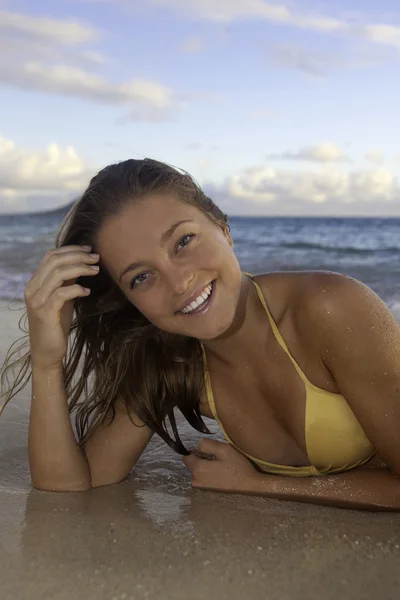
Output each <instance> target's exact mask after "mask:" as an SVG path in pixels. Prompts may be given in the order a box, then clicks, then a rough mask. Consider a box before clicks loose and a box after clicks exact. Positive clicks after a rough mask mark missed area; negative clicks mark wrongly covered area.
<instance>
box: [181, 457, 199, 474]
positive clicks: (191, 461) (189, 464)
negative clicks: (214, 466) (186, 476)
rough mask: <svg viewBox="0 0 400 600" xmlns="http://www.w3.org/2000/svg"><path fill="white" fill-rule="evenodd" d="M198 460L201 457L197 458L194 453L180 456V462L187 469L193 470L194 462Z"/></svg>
mask: <svg viewBox="0 0 400 600" xmlns="http://www.w3.org/2000/svg"><path fill="white" fill-rule="evenodd" d="M200 460H201V458H198V457H197V456H195V455H194V454H189V455H188V456H182V462H183V463H184V465H185V466H186V467H187V468H188V469H189V471H193V470H194V469H195V467H196V464H197V463H198V461H200Z"/></svg>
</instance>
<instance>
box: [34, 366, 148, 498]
mask: <svg viewBox="0 0 400 600" xmlns="http://www.w3.org/2000/svg"><path fill="white" fill-rule="evenodd" d="M115 408H116V414H115V418H114V420H113V421H112V423H111V424H110V423H109V421H111V419H110V418H109V417H111V410H110V411H109V413H108V415H107V416H106V420H105V424H104V425H102V426H98V427H97V428H96V430H95V431H94V432H93V433H92V435H91V437H90V438H89V440H88V441H87V443H86V444H85V451H84V452H83V451H82V450H81V449H80V448H79V446H78V444H77V441H76V439H75V435H74V432H73V429H72V425H71V420H70V415H69V410H68V403H67V394H66V390H65V385H64V374H63V368H62V365H60V368H54V369H46V370H42V369H38V368H36V367H34V366H33V368H32V403H31V414H30V422H29V435H28V453H29V463H30V469H31V478H32V484H33V486H34V487H36V488H38V489H42V490H48V491H58V492H68V491H69V492H75V491H84V490H88V489H90V488H91V487H98V486H102V485H110V484H114V483H118V482H120V481H122V480H123V479H125V477H127V475H128V474H129V473H130V471H131V470H132V468H133V467H134V466H135V464H136V462H137V461H138V459H139V458H140V456H141V454H142V452H143V450H144V449H145V447H146V445H147V444H148V442H149V441H150V439H151V437H152V432H151V430H150V429H149V428H148V427H147V426H146V425H144V424H143V423H142V422H141V420H140V419H139V418H138V417H137V416H136V415H133V414H131V417H132V418H133V419H134V421H135V423H136V424H139V425H141V426H140V427H137V426H136V425H135V424H134V423H132V421H131V418H130V417H129V414H128V413H127V410H126V409H125V406H124V405H123V402H122V400H119V401H117V402H116V405H115Z"/></svg>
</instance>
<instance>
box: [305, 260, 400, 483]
mask: <svg viewBox="0 0 400 600" xmlns="http://www.w3.org/2000/svg"><path fill="white" fill-rule="evenodd" d="M306 283H307V287H306V289H305V291H304V292H303V294H302V298H301V300H300V301H299V303H298V309H299V310H300V311H301V313H302V318H301V319H299V320H298V322H299V324H300V325H299V328H301V330H302V331H301V332H300V335H302V336H304V339H307V337H308V338H311V336H310V332H312V338H311V342H312V344H313V345H314V352H315V354H316V355H317V356H318V358H319V360H321V361H323V363H324V364H325V367H326V368H327V369H328V371H329V372H330V373H331V375H332V378H333V379H334V381H335V382H336V385H337V387H338V388H339V391H340V393H341V394H342V395H343V397H344V398H345V399H346V401H347V403H348V404H349V406H350V408H351V410H352V411H353V413H354V415H355V416H356V418H357V420H358V421H359V423H360V425H361V427H362V428H363V430H364V433H365V435H366V436H367V438H368V439H369V441H370V442H371V444H372V446H373V447H374V449H375V450H376V452H377V454H378V456H379V457H380V458H381V459H382V461H383V462H384V463H385V465H386V466H387V467H388V468H389V469H390V471H391V472H392V473H393V474H394V475H398V476H400V437H399V432H400V323H399V322H398V321H397V320H396V318H395V317H394V316H393V315H392V313H391V312H390V310H389V308H388V307H387V306H386V304H385V303H384V302H383V300H381V299H380V298H379V296H377V295H376V294H375V292H373V291H372V290H371V289H370V288H368V287H367V286H366V285H364V284H363V283H361V282H360V281H357V280H356V279H352V278H350V277H346V276H344V275H339V274H337V273H329V272H326V273H323V272H322V273H316V274H313V275H312V276H311V278H310V279H309V280H308V282H306ZM307 332H308V333H307Z"/></svg>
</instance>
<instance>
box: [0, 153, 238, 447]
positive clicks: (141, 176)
mask: <svg viewBox="0 0 400 600" xmlns="http://www.w3.org/2000/svg"><path fill="white" fill-rule="evenodd" d="M166 192H167V193H172V194H174V196H175V197H176V198H177V199H178V200H180V201H181V202H185V203H187V204H190V205H192V206H196V207H197V208H198V209H199V210H201V211H203V213H204V214H205V215H207V217H208V218H209V219H211V221H213V222H214V223H215V224H218V225H219V226H221V227H222V228H228V230H229V225H228V224H227V215H225V214H224V213H223V212H222V211H221V210H220V209H219V208H218V207H217V206H216V205H215V204H214V202H213V201H212V200H211V199H210V198H208V197H207V196H206V195H205V194H204V192H203V191H202V190H201V188H200V186H199V185H198V184H197V182H196V181H195V180H194V179H193V177H191V176H190V175H189V174H188V173H187V172H185V171H183V170H181V169H177V168H175V167H173V166H170V165H168V164H165V163H162V162H159V161H156V160H153V159H150V158H145V159H143V160H135V159H130V160H126V161H123V162H119V163H116V164H112V165H109V166H107V167H105V168H104V169H102V170H101V171H100V172H99V173H98V174H97V175H95V176H94V177H93V178H92V179H91V181H90V183H89V186H88V187H87V189H86V191H85V192H84V193H83V195H82V196H81V197H80V198H79V199H78V200H77V201H76V202H75V203H74V204H73V206H72V207H71V209H70V210H69V212H68V213H67V215H66V216H65V218H64V219H63V221H62V223H61V226H60V228H59V230H58V232H57V235H56V244H55V245H56V248H61V247H63V246H69V245H73V244H78V245H84V244H88V245H91V246H92V247H93V250H92V251H93V252H96V251H97V248H96V241H97V234H98V232H99V230H100V228H101V227H102V225H103V224H104V223H105V221H106V220H107V219H108V218H109V217H112V216H115V215H118V214H119V213H120V211H121V210H122V209H123V208H124V206H125V205H127V203H131V202H132V201H133V202H134V201H135V200H137V199H141V201H145V198H146V196H147V195H150V194H157V193H160V197H162V194H164V193H166ZM98 264H99V266H100V271H99V273H98V274H97V275H96V277H94V278H93V277H88V276H83V277H79V278H78V280H77V283H79V284H80V285H83V286H84V287H90V288H91V293H90V295H89V296H86V297H83V298H82V297H78V298H76V299H75V300H74V318H73V320H72V323H71V327H70V331H69V336H70V340H69V343H68V351H67V354H66V356H65V358H64V361H63V370H64V381H65V387H66V391H67V396H68V406H69V412H70V414H72V413H73V412H74V413H75V428H76V432H77V435H78V443H79V446H80V447H82V446H83V445H84V444H85V442H86V441H87V440H88V439H89V437H90V436H91V434H92V432H93V431H94V429H95V428H96V427H97V425H98V424H100V423H101V424H104V422H105V419H106V415H107V413H108V411H109V409H111V421H109V423H111V422H112V421H113V419H114V417H115V403H116V401H117V400H118V399H120V400H122V402H123V403H124V405H125V407H126V409H127V411H128V413H129V414H130V412H131V411H133V412H134V413H135V414H136V415H137V416H138V417H139V418H140V419H141V420H142V421H143V422H144V423H145V424H146V425H147V426H148V427H149V428H150V429H151V430H152V431H153V432H154V433H157V434H158V435H159V436H160V437H161V438H162V439H163V440H164V441H165V442H166V443H167V444H168V445H169V446H170V447H171V448H172V449H173V450H175V451H176V452H177V453H179V454H183V455H187V454H189V451H188V450H187V449H186V448H185V446H184V445H183V443H182V441H181V439H180V437H179V433H178V429H177V425H176V419H175V414H174V409H175V408H177V409H178V410H179V411H180V412H181V413H182V415H183V416H184V417H185V419H186V420H187V421H188V423H190V425H192V427H194V428H195V429H196V430H197V431H200V432H202V433H211V432H210V431H209V429H208V428H207V426H206V424H205V423H204V421H203V419H202V417H201V413H200V408H199V400H200V397H201V394H202V393H203V390H204V376H203V362H202V354H201V346H200V342H199V340H198V339H196V338H192V337H188V336H184V335H179V334H173V333H170V332H165V331H162V330H161V329H159V328H158V327H156V326H155V325H153V324H152V323H151V322H150V321H149V320H148V319H147V318H146V317H145V316H144V315H143V314H142V313H141V312H140V311H139V310H138V309H137V308H136V307H135V306H134V305H133V304H132V303H131V302H129V300H128V299H127V298H126V296H125V295H124V294H123V292H122V291H121V289H120V288H119V287H118V286H117V284H116V283H115V282H114V281H113V279H112V278H111V276H110V274H109V273H108V272H107V269H106V268H105V266H104V265H103V264H102V262H101V257H100V261H99V263H98ZM24 317H25V319H27V313H26V312H25V313H24V315H23V316H22V317H21V319H20V321H19V328H20V329H21V330H22V331H25V332H26V333H27V332H28V329H26V328H25V329H23V328H22V327H21V321H22V319H23V318H24ZM24 337H28V338H29V334H28V336H24ZM20 339H23V338H20ZM18 341H19V340H18ZM15 343H16V342H15ZM25 344H29V339H28V340H26V341H25ZM25 344H23V345H25ZM13 345H14V344H13ZM13 345H12V346H13ZM12 346H11V348H12ZM11 348H10V350H11ZM20 349H21V347H20V348H18V349H17V350H15V351H14V352H13V353H12V354H11V355H10V356H8V354H9V352H10V350H9V352H8V353H7V356H6V359H5V362H4V365H3V366H2V368H1V370H0V383H1V387H2V388H3V389H4V386H3V380H4V379H5V375H6V371H8V370H9V369H10V368H13V367H14V366H15V364H18V363H21V364H22V367H21V369H20V371H19V373H18V376H17V377H16V378H15V381H14V383H13V385H12V386H11V389H10V390H9V391H8V393H7V394H5V393H4V394H2V395H6V400H5V402H3V408H4V407H5V406H6V404H7V403H8V402H9V400H10V399H11V398H12V397H13V396H14V395H15V394H17V393H18V392H19V391H21V389H22V388H23V387H25V385H26V384H27V382H28V381H29V379H30V377H31V375H32V373H31V370H30V352H29V351H28V352H27V353H26V354H25V355H24V356H22V357H21V358H19V359H18V360H17V361H14V363H10V360H11V357H12V356H13V355H14V354H15V353H16V352H18V351H19V350H20ZM80 362H81V363H82V364H81V367H80V371H79V377H77V381H76V382H75V383H73V379H74V376H75V375H76V374H77V373H78V365H79V363H80ZM28 372H29V373H28ZM27 373H28V377H27V379H26V381H24V377H25V376H26V374H27ZM90 381H92V382H93V386H92V388H91V389H90V388H89V385H88V384H89V382H90ZM21 382H22V384H21V385H20V386H19V387H18V385H19V384H20V383H21ZM16 388H18V389H16ZM167 418H168V421H169V424H170V427H171V429H172V433H173V437H172V436H171V435H170V433H169V431H168V428H167ZM131 420H132V422H134V420H133V419H132V417H131ZM109 423H108V424H109ZM135 424H136V423H135ZM136 425H137V424H136ZM137 426H140V425H137Z"/></svg>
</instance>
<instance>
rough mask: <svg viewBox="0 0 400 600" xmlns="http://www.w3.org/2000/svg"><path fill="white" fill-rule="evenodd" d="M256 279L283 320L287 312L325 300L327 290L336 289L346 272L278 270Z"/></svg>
mask: <svg viewBox="0 0 400 600" xmlns="http://www.w3.org/2000/svg"><path fill="white" fill-rule="evenodd" d="M253 279H254V280H255V281H256V282H257V283H258V285H259V286H260V288H261V289H262V291H263V293H264V294H265V296H266V298H267V300H268V305H269V306H270V309H271V312H272V314H273V315H275V317H276V320H278V321H280V320H281V317H282V315H285V314H287V313H290V314H291V315H293V318H294V317H295V316H296V315H297V314H298V313H299V311H301V312H303V311H304V309H305V308H306V305H307V306H310V305H311V303H314V304H315V303H316V302H319V303H321V304H322V303H323V301H324V300H325V298H326V297H327V296H324V294H325V293H326V291H327V290H328V291H330V292H332V291H334V290H335V288H337V286H338V285H340V282H341V280H342V279H346V276H345V275H341V274H340V273H335V272H333V271H275V272H271V273H262V274H260V275H256V276H254V278H253ZM348 279H350V278H348Z"/></svg>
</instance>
